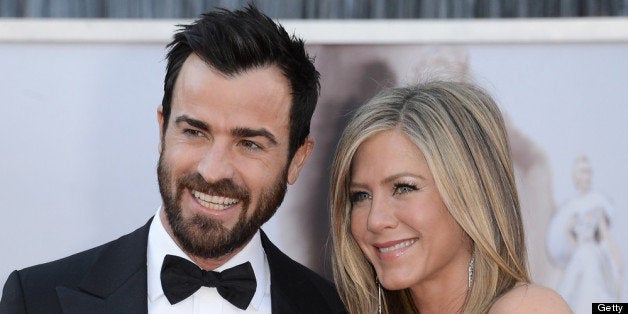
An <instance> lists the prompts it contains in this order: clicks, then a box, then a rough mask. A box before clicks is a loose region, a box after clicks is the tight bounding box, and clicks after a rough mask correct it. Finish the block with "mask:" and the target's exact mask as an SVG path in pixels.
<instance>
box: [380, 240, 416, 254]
mask: <svg viewBox="0 0 628 314" xmlns="http://www.w3.org/2000/svg"><path fill="white" fill-rule="evenodd" d="M416 241H417V240H416V239H411V240H407V241H403V242H401V243H397V244H395V245H393V246H389V247H383V248H379V251H380V252H382V253H386V252H390V251H394V250H398V249H400V248H404V247H407V246H410V245H412V244H414V242H416Z"/></svg>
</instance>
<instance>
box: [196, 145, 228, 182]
mask: <svg viewBox="0 0 628 314" xmlns="http://www.w3.org/2000/svg"><path fill="white" fill-rule="evenodd" d="M232 155H233V154H232V151H231V149H230V147H229V146H228V145H227V144H226V143H220V142H214V143H212V144H211V145H210V146H209V147H208V148H207V150H206V151H205V154H204V156H203V158H202V159H201V161H200V162H199V164H198V169H197V170H198V173H199V174H200V175H201V176H202V177H203V179H205V181H207V182H217V181H219V180H222V179H227V178H228V179H231V178H233V174H234V168H233V162H234V159H233V156H232Z"/></svg>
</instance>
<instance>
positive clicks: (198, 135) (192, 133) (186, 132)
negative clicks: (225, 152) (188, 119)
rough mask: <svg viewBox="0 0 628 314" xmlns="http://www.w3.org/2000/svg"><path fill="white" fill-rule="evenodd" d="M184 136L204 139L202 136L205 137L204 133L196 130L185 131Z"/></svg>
mask: <svg viewBox="0 0 628 314" xmlns="http://www.w3.org/2000/svg"><path fill="white" fill-rule="evenodd" d="M183 134H185V135H189V136H195V137H202V136H204V134H203V132H201V131H199V130H194V129H185V130H183Z"/></svg>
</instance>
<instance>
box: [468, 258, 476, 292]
mask: <svg viewBox="0 0 628 314" xmlns="http://www.w3.org/2000/svg"><path fill="white" fill-rule="evenodd" d="M474 268H475V253H474V254H473V255H472V256H471V261H470V262H469V289H471V284H472V283H473V269H474Z"/></svg>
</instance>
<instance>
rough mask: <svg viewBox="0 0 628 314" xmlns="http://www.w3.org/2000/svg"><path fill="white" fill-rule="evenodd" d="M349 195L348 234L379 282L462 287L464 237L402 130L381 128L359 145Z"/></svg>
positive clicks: (465, 274) (389, 286) (402, 286)
mask: <svg viewBox="0 0 628 314" xmlns="http://www.w3.org/2000/svg"><path fill="white" fill-rule="evenodd" d="M350 199H351V203H352V210H351V233H352V234H353V237H354V238H355V240H356V241H357V243H358V244H359V246H360V248H361V249H362V251H363V252H364V254H365V255H366V257H367V258H368V260H369V261H370V262H371V263H372V264H373V266H374V267H375V271H376V272H377V276H378V278H379V280H380V282H381V284H382V285H383V286H384V287H385V288H387V289H390V290H398V289H405V288H412V289H413V290H414V289H415V288H416V289H421V288H422V287H425V288H427V287H429V286H431V285H432V286H433V285H435V286H436V287H440V288H445V287H448V286H450V284H451V283H454V284H459V283H460V282H462V283H464V285H465V286H464V287H466V285H467V277H468V265H469V261H470V259H471V254H470V251H471V245H470V240H469V238H468V236H467V235H466V234H465V233H464V231H463V230H462V228H461V227H460V226H459V225H458V223H457V222H456V221H455V220H454V218H453V217H452V216H451V214H450V213H449V211H448V210H447V207H446V206H445V204H444V203H443V200H442V199H441V196H440V193H439V192H438V190H437V188H436V185H435V183H434V178H433V176H432V172H431V171H430V169H429V167H428V165H427V162H426V160H425V158H424V157H423V154H422V153H421V151H420V150H419V149H418V148H417V146H416V145H414V143H412V142H411V141H410V140H409V138H408V137H407V136H406V135H404V134H403V133H401V132H399V131H395V130H389V131H383V132H380V133H377V134H375V135H373V136H371V137H370V138H368V139H367V140H366V141H364V143H362V144H361V145H360V147H359V148H358V150H357V152H356V154H355V156H354V157H353V160H352V164H351V186H350ZM415 291H419V290H415ZM443 293H445V292H444V291H443Z"/></svg>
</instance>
